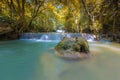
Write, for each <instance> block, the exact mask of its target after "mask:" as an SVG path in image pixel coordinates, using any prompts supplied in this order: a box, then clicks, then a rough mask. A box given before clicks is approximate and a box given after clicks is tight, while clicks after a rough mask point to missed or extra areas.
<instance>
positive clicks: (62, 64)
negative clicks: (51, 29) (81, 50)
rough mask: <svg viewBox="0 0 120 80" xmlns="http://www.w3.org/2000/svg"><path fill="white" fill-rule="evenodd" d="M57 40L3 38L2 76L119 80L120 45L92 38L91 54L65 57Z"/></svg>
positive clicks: (0, 54) (0, 49) (11, 79)
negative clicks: (76, 58)
mask: <svg viewBox="0 0 120 80" xmlns="http://www.w3.org/2000/svg"><path fill="white" fill-rule="evenodd" d="M56 44H57V42H44V41H42V42H40V41H32V40H31V41H30V40H28V41H26V40H16V41H1V42H0V80H120V69H119V68H120V62H119V60H120V45H118V44H114V43H100V42H90V43H89V45H90V51H91V53H92V57H91V58H89V59H85V60H79V61H74V60H71V61H69V60H63V59H61V58H59V57H57V56H56V55H55V54H54V53H55V51H54V50H53V47H54V46H55V45H56Z"/></svg>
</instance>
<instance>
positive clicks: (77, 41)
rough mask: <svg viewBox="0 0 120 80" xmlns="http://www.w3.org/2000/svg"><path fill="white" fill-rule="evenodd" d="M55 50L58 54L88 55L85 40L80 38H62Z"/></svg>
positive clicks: (87, 46)
mask: <svg viewBox="0 0 120 80" xmlns="http://www.w3.org/2000/svg"><path fill="white" fill-rule="evenodd" d="M55 49H56V50H57V51H58V52H59V53H60V54H76V53H79V54H80V53H85V54H88V53H89V45H88V42H87V40H86V39H84V38H82V37H75V38H67V37H65V38H63V39H62V40H61V41H60V42H59V43H58V44H57V46H55Z"/></svg>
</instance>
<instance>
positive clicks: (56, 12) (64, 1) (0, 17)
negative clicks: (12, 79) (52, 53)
mask: <svg viewBox="0 0 120 80" xmlns="http://www.w3.org/2000/svg"><path fill="white" fill-rule="evenodd" d="M4 29H8V30H13V31H14V32H16V33H24V32H53V31H55V30H57V29H64V30H65V31H66V32H73V33H75V32H78V33H83V32H86V33H94V34H117V35H118V34H119V31H120V0H0V31H2V30H4Z"/></svg>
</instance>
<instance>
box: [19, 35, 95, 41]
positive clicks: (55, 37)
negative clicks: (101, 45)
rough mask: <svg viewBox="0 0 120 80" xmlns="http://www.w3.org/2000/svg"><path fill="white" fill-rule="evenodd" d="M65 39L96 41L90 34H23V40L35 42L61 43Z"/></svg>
mask: <svg viewBox="0 0 120 80" xmlns="http://www.w3.org/2000/svg"><path fill="white" fill-rule="evenodd" d="M64 37H68V38H72V37H84V38H85V39H86V40H88V41H89V42H91V41H94V37H93V35H90V34H86V33H85V34H80V33H24V34H21V36H20V39H21V40H34V41H45V42H51V41H60V40H61V39H63V38H64Z"/></svg>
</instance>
